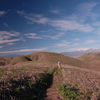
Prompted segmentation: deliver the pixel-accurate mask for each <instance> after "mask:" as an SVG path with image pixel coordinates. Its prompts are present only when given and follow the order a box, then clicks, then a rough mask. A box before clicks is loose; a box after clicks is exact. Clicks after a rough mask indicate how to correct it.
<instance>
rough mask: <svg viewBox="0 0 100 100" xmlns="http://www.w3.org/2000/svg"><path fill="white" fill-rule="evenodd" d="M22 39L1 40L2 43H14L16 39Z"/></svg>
mask: <svg viewBox="0 0 100 100" xmlns="http://www.w3.org/2000/svg"><path fill="white" fill-rule="evenodd" d="M20 40H21V39H11V40H1V41H0V44H4V43H13V42H15V41H20Z"/></svg>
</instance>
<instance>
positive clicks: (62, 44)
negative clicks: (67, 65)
mask: <svg viewBox="0 0 100 100" xmlns="http://www.w3.org/2000/svg"><path fill="white" fill-rule="evenodd" d="M70 43H71V42H67V41H66V40H62V42H61V43H59V44H56V45H55V47H69V44H70Z"/></svg>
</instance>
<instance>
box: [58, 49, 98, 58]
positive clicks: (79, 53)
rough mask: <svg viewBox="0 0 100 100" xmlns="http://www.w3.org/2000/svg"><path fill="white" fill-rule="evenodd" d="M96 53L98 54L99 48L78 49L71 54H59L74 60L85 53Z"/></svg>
mask: <svg viewBox="0 0 100 100" xmlns="http://www.w3.org/2000/svg"><path fill="white" fill-rule="evenodd" d="M96 52H100V48H90V49H78V50H76V51H72V52H61V53H60V54H63V55H65V56H68V57H72V58H76V57H79V56H82V55H83V54H86V53H96Z"/></svg>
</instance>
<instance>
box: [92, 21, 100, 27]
mask: <svg viewBox="0 0 100 100" xmlns="http://www.w3.org/2000/svg"><path fill="white" fill-rule="evenodd" d="M92 25H93V26H100V22H94V23H92Z"/></svg>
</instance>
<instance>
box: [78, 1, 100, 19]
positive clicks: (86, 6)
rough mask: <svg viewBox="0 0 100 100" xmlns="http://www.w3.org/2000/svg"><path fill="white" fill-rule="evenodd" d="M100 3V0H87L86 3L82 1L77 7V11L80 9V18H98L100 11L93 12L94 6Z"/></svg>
mask: <svg viewBox="0 0 100 100" xmlns="http://www.w3.org/2000/svg"><path fill="white" fill-rule="evenodd" d="M97 4H99V2H86V3H82V4H80V5H78V7H77V11H79V13H80V15H79V16H80V18H81V17H82V18H84V19H86V17H88V16H89V17H90V18H91V19H93V20H94V19H96V18H97V17H99V14H98V13H94V12H93V8H94V7H95V6H96V5H97Z"/></svg>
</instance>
